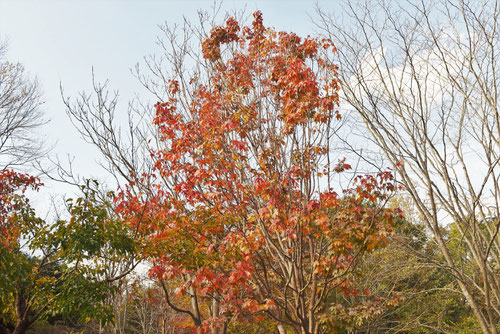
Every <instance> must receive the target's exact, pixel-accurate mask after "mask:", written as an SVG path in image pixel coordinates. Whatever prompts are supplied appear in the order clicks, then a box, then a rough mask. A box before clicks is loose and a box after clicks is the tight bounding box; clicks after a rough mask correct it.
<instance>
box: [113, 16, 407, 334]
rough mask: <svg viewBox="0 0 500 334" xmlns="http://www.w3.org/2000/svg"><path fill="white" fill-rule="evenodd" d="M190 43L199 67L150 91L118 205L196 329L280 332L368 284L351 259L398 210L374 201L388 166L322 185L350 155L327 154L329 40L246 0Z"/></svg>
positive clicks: (315, 319) (301, 325)
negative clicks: (140, 145) (281, 28)
mask: <svg viewBox="0 0 500 334" xmlns="http://www.w3.org/2000/svg"><path fill="white" fill-rule="evenodd" d="M202 52H203V57H204V60H205V63H204V64H203V66H204V67H203V68H204V72H203V73H201V74H200V75H199V76H194V77H190V78H184V77H179V78H175V79H172V81H170V91H169V92H168V96H169V98H168V99H167V100H166V101H163V102H160V103H158V104H157V105H156V118H155V121H154V122H155V124H156V126H157V129H158V132H159V135H160V138H161V141H162V145H163V146H162V147H163V149H161V150H158V151H155V152H152V156H153V158H154V160H155V171H154V173H153V174H150V175H144V179H147V183H148V184H150V185H151V186H150V187H149V189H148V190H147V191H142V192H140V193H137V192H136V191H134V190H133V189H134V187H133V184H131V185H129V187H128V188H125V189H123V191H122V192H121V195H120V197H119V198H117V201H118V203H119V205H118V210H119V212H120V213H121V214H122V215H124V216H125V217H127V224H129V225H130V227H131V228H133V229H135V230H137V231H139V232H140V233H141V234H143V235H145V236H147V239H148V243H147V245H146V246H145V247H144V248H143V249H142V252H143V255H144V256H147V257H148V258H149V259H150V260H151V261H152V263H153V264H154V266H153V268H152V269H151V271H150V274H151V276H152V277H153V278H155V279H157V280H159V281H162V280H166V279H169V280H175V281H176V282H180V284H179V286H178V288H177V290H176V295H173V296H170V295H169V294H168V293H166V298H167V299H168V301H169V303H170V305H171V306H172V307H173V308H174V309H175V310H176V311H178V312H183V313H185V314H188V315H189V316H190V317H191V319H192V320H193V323H194V325H195V326H196V327H197V328H198V330H199V331H209V330H211V331H212V332H213V333H217V332H223V331H224V330H225V329H226V328H227V326H228V323H230V322H231V320H232V319H236V318H239V319H244V320H245V321H255V320H258V319H260V318H262V317H267V318H269V319H272V320H273V321H275V323H276V326H277V328H278V330H279V331H280V332H284V330H285V328H290V329H292V330H294V331H295V332H300V333H321V332H324V327H323V322H322V320H321V319H323V318H322V316H323V315H324V314H325V313H328V312H329V306H331V305H329V304H328V303H332V301H331V298H329V297H330V295H331V293H332V292H333V291H337V292H338V291H341V292H342V293H343V294H344V295H345V296H351V295H357V294H360V293H361V294H369V291H363V292H362V291H360V290H359V289H357V288H356V282H355V280H354V278H355V275H354V269H355V267H356V263H357V262H358V260H359V259H360V257H361V256H362V255H363V253H364V252H366V251H370V250H373V249H376V248H378V247H381V246H384V245H385V244H386V242H387V237H388V236H389V235H390V234H391V231H392V226H393V222H394V220H395V218H397V217H398V216H399V211H398V210H391V209H388V208H385V203H386V201H387V199H388V198H389V196H390V195H391V194H392V192H393V191H394V190H395V186H394V183H393V179H392V174H391V173H390V172H383V173H380V174H378V175H368V176H358V177H356V178H355V182H354V186H353V187H351V188H350V189H348V190H344V191H342V192H340V193H338V192H336V191H335V190H334V189H335V187H336V185H334V184H332V181H331V180H332V178H333V177H334V176H335V175H337V174H339V173H345V172H346V171H349V170H350V169H351V167H350V166H349V165H348V164H347V163H346V162H345V159H344V160H340V161H338V164H336V165H333V164H334V163H333V162H332V161H331V160H332V159H333V158H332V157H331V155H332V148H331V140H333V139H332V131H333V130H332V123H334V122H337V120H338V119H340V118H341V115H340V114H339V112H338V111H337V109H336V106H337V104H338V100H339V96H338V90H339V85H340V82H339V79H338V77H337V67H336V66H335V65H334V64H333V62H332V61H331V56H332V54H333V53H334V52H335V47H334V46H333V45H332V43H331V42H330V41H329V40H320V39H317V38H310V37H307V38H301V37H299V36H297V35H295V34H293V33H286V32H276V31H275V30H273V29H272V28H266V27H265V26H264V25H263V21H262V15H261V13H260V12H256V13H255V14H254V20H253V22H252V24H251V25H250V26H243V27H241V26H240V25H239V23H238V22H237V21H236V20H235V19H234V18H229V19H228V20H227V22H226V24H225V25H224V26H218V27H215V28H214V29H213V30H212V31H211V33H210V35H209V36H208V37H207V38H206V39H204V40H203V42H202ZM180 296H186V298H187V299H188V300H189V302H184V303H175V300H179V298H180ZM334 303H335V302H334ZM203 305H208V307H205V306H203ZM359 309H362V308H359ZM353 310H354V309H353ZM353 312H354V311H353ZM346 313H348V312H346Z"/></svg>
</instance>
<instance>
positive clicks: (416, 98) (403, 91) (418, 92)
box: [319, 0, 500, 333]
mask: <svg viewBox="0 0 500 334" xmlns="http://www.w3.org/2000/svg"><path fill="white" fill-rule="evenodd" d="M345 9H346V10H345V13H344V17H348V18H349V20H351V21H350V22H344V23H341V22H342V21H340V20H337V19H335V18H334V17H333V16H329V15H327V14H326V13H324V12H321V11H320V12H319V15H320V17H321V18H322V22H323V23H322V24H321V26H322V28H323V29H324V30H325V31H326V33H327V35H328V36H330V37H331V38H332V39H333V40H334V42H335V43H336V44H337V46H338V47H339V50H340V51H339V52H338V54H337V55H338V62H339V65H340V68H341V71H340V77H341V79H342V82H343V86H342V93H343V97H344V99H345V103H346V105H349V107H350V108H352V109H353V110H354V111H355V112H356V113H357V115H358V116H359V117H358V119H359V120H360V123H364V125H365V127H364V128H363V129H364V130H363V131H365V132H366V133H369V135H370V136H369V140H370V141H371V142H372V143H374V144H375V145H377V146H378V147H379V148H380V150H381V151H382V152H383V153H384V154H385V156H386V157H387V159H388V160H389V161H390V163H391V164H392V165H393V166H394V167H395V169H396V171H397V175H398V176H399V178H400V182H401V184H402V185H403V186H404V187H405V188H406V191H407V192H408V194H409V195H410V196H411V198H412V199H413V201H414V203H415V206H416V208H418V211H419V213H420V215H421V216H422V219H423V221H424V222H425V224H426V227H427V228H428V230H429V231H430V232H431V233H432V234H433V236H434V238H435V240H436V242H437V243H438V245H439V250H440V253H441V255H442V262H441V263H440V264H439V266H441V267H444V268H447V270H448V272H449V273H450V274H451V275H453V277H454V279H455V280H456V282H457V284H458V285H459V287H460V290H461V292H462V294H463V296H464V297H465V299H466V300H467V303H468V305H470V307H471V308H472V310H473V312H474V315H475V317H476V319H477V321H478V322H479V324H480V327H481V330H482V331H483V332H484V333H497V332H498V324H499V319H500V272H499V270H500V239H499V229H500V219H499V217H500V206H499V198H500V187H499V183H498V182H499V176H498V170H499V168H498V166H499V165H498V164H499V161H500V155H499V154H500V113H499V112H498V97H499V96H498V84H499V79H498V73H499V67H498V57H497V53H498V51H499V36H498V28H499V27H498V23H499V20H498V19H499V15H500V11H499V10H498V2H495V1H484V2H483V1H480V2H475V1H467V0H461V1H458V2H454V1H439V2H438V3H436V4H433V5H430V4H428V3H426V2H424V1H422V2H419V3H418V4H416V5H415V4H414V3H412V2H408V3H405V4H401V3H396V2H391V1H388V2H385V1H384V2H379V1H373V2H369V1H367V2H359V3H357V4H346V7H345ZM450 224H453V226H454V228H455V233H456V234H455V237H456V238H455V239H457V240H459V241H458V242H459V243H460V244H461V247H463V249H464V250H466V251H465V253H463V254H464V256H463V257H460V258H456V257H454V256H453V254H452V249H451V248H452V247H455V246H453V242H452V238H450V234H448V232H447V231H448V230H449V226H450Z"/></svg>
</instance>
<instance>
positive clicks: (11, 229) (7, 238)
mask: <svg viewBox="0 0 500 334" xmlns="http://www.w3.org/2000/svg"><path fill="white" fill-rule="evenodd" d="M41 185H42V184H41V183H40V181H39V180H38V179H37V178H36V177H34V176H30V175H28V174H21V173H16V172H14V171H13V170H10V169H4V170H2V171H1V173H0V245H1V246H4V247H8V248H10V247H12V246H13V245H14V244H16V243H17V240H18V239H19V236H20V235H19V234H20V228H19V226H18V224H17V219H18V216H19V215H20V214H22V213H23V212H24V211H26V210H28V209H29V201H28V198H26V196H24V193H25V192H26V191H27V190H28V189H32V190H38V188H39V187H40V186H41Z"/></svg>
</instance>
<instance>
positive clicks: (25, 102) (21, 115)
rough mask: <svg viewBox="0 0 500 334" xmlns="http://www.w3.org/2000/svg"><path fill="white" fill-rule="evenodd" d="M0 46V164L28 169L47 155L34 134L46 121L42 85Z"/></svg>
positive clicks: (6, 166) (4, 47) (41, 143)
mask: <svg viewBox="0 0 500 334" xmlns="http://www.w3.org/2000/svg"><path fill="white" fill-rule="evenodd" d="M6 51H7V47H6V44H1V43H0V164H1V166H2V169H7V168H18V167H25V166H26V164H28V163H30V162H32V161H33V160H35V159H37V158H40V157H43V156H44V155H45V153H46V150H44V145H43V142H42V141H41V140H40V138H36V137H35V136H34V131H35V130H37V129H38V128H40V127H41V126H42V125H43V124H45V123H46V121H45V120H44V118H43V114H42V110H41V107H42V104H43V100H42V98H41V93H40V88H39V85H38V82H37V81H36V80H33V79H31V78H29V77H28V76H27V75H26V71H25V69H24V67H23V65H21V64H20V63H11V62H9V61H7V60H6V59H5V53H6Z"/></svg>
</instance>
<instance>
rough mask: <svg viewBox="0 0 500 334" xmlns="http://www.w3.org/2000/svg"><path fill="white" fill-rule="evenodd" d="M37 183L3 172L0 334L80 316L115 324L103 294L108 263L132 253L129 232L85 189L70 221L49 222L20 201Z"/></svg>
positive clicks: (19, 333)
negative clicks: (57, 317) (47, 320)
mask: <svg viewBox="0 0 500 334" xmlns="http://www.w3.org/2000/svg"><path fill="white" fill-rule="evenodd" d="M40 186H41V183H40V182H39V181H38V179H36V178H34V177H31V176H29V175H25V174H19V173H16V172H13V171H11V170H3V171H2V173H1V174H0V207H1V208H2V209H1V210H0V234H1V236H2V238H1V239H0V240H1V243H0V278H1V279H0V333H2V334H24V333H26V331H27V330H28V329H29V328H30V327H32V326H33V324H34V323H35V322H36V321H38V320H43V319H47V318H48V317H49V316H56V315H62V316H64V315H71V314H78V315H79V317H80V319H81V320H83V321H88V319H90V318H93V319H98V320H101V321H103V322H106V321H111V320H112V313H111V310H109V309H108V308H106V306H105V305H104V303H103V302H104V301H105V299H106V297H107V296H108V295H109V294H110V293H111V292H113V291H114V290H115V288H114V286H113V284H112V282H113V281H115V280H116V279H119V278H121V277H123V276H124V275H125V274H126V272H120V273H115V276H109V275H108V274H109V273H110V272H112V271H111V270H110V267H111V264H110V263H111V261H112V260H113V259H114V260H115V262H114V263H115V264H116V261H117V260H118V261H121V260H122V259H123V257H125V256H127V255H130V256H133V254H134V253H135V251H134V249H135V246H136V244H135V241H134V240H133V239H132V238H131V235H130V231H129V230H128V228H126V227H125V226H124V225H123V224H122V222H121V221H120V220H118V219H117V218H116V216H114V217H113V216H110V213H111V212H112V211H110V210H109V208H108V207H107V206H106V204H102V203H99V202H98V201H96V200H95V197H94V194H93V192H92V191H89V189H86V190H85V189H84V190H85V195H84V196H83V197H81V198H79V199H77V200H75V201H69V203H68V208H69V213H70V215H71V219H70V220H69V221H65V220H58V221H56V222H54V223H52V224H48V223H46V222H45V221H44V220H42V219H41V218H38V217H37V216H36V215H35V212H34V210H33V209H32V208H31V207H30V205H29V201H28V199H27V197H26V196H25V191H26V190H28V189H33V190H38V189H39V187H40Z"/></svg>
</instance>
